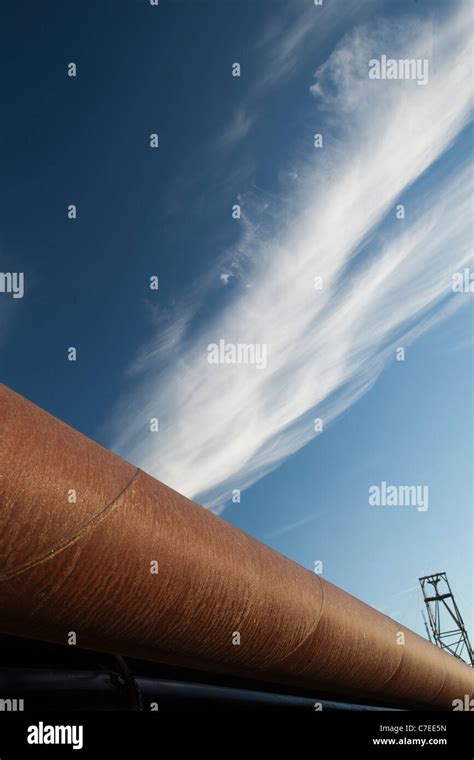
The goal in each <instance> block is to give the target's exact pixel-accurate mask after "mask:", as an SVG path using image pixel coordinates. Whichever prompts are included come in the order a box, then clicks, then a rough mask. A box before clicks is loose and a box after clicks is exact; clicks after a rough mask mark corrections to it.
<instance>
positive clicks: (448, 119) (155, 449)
mask: <svg viewBox="0 0 474 760" xmlns="http://www.w3.org/2000/svg"><path fill="white" fill-rule="evenodd" d="M407 29H408V30H409V31H408V32H407ZM469 45H470V40H469V29H468V26H467V25H466V24H465V20H464V19H463V17H462V14H457V13H456V14H454V13H453V14H452V16H451V19H450V20H449V22H446V23H444V24H443V26H442V27H441V28H439V29H434V28H433V27H432V25H431V23H430V22H429V21H426V22H422V23H420V22H415V21H412V22H410V23H409V25H408V26H407V24H406V23H403V24H398V23H395V24H388V23H383V24H380V23H378V24H376V25H373V26H365V27H363V28H359V29H356V30H355V32H353V33H352V34H351V35H350V36H348V37H347V38H345V39H344V41H343V42H342V43H341V44H340V45H339V47H338V48H337V49H336V50H335V51H333V53H332V54H331V55H330V56H329V58H328V60H327V61H326V62H325V63H324V64H323V65H322V66H320V67H319V69H318V71H317V72H316V79H315V83H314V84H315V87H313V93H314V94H315V96H316V100H315V104H317V105H319V109H318V111H317V114H316V117H315V119H316V121H318V120H319V122H320V124H321V128H319V129H318V131H322V132H325V143H324V148H323V150H319V151H318V150H313V151H312V152H311V154H309V153H308V155H307V156H306V157H304V158H302V159H301V161H300V165H299V167H298V172H297V176H298V178H297V181H294V182H292V183H291V189H290V190H289V191H288V194H287V195H286V197H285V198H284V201H283V202H282V203H280V204H279V206H278V213H274V214H273V215H271V208H270V209H269V210H268V215H269V221H268V224H264V223H259V224H256V225H252V224H250V223H248V225H247V226H246V229H245V238H244V239H245V248H246V252H247V258H248V261H247V267H246V277H245V280H244V281H243V282H237V283H236V284H233V285H232V287H230V284H229V287H228V288H226V289H225V294H226V298H225V299H224V302H223V303H222V302H221V303H220V305H219V306H218V307H217V308H216V309H215V310H213V311H212V313H210V314H209V315H208V316H207V317H206V319H205V320H203V321H202V322H200V323H199V324H197V325H196V324H195V325H191V324H187V325H185V326H184V329H183V326H182V325H181V326H180V328H179V330H178V332H177V333H176V336H175V338H176V339H175V340H174V342H173V347H174V354H173V356H172V357H171V358H170V357H169V355H167V356H166V362H165V363H164V364H163V362H162V361H161V354H160V352H159V351H158V352H156V351H153V350H151V351H150V349H149V348H146V349H145V350H144V352H143V353H142V355H141V357H139V360H138V361H139V367H140V372H141V377H140V378H139V379H138V380H137V381H136V382H135V384H134V386H133V388H132V390H131V391H130V392H129V393H128V394H126V396H125V398H124V399H122V400H121V403H120V405H119V411H118V415H117V416H118V417H119V418H120V430H118V429H116V430H115V431H113V433H112V434H111V439H112V444H113V447H114V448H115V449H116V450H118V451H119V452H120V453H122V454H124V455H126V456H127V457H128V458H130V459H132V460H133V461H134V462H135V463H137V464H138V465H140V466H141V467H143V468H144V469H145V470H147V471H149V472H151V473H152V474H153V475H155V476H156V477H158V478H159V479H161V480H163V481H164V482H166V483H168V484H169V485H171V486H173V487H174V488H176V489H177V490H180V491H181V492H183V493H185V494H186V495H188V496H192V497H196V498H199V499H201V500H204V502H205V503H206V504H207V505H208V506H213V507H214V508H219V506H220V505H222V504H223V503H224V501H225V500H226V499H227V498H228V496H229V494H230V492H231V490H232V489H234V488H239V489H243V488H245V487H247V486H249V485H250V484H251V483H253V482H255V481H256V480H257V479H259V478H260V477H262V476H263V475H264V474H266V473H268V472H270V471H271V470H272V469H273V468H274V467H276V466H277V465H278V463H279V462H281V461H282V460H284V459H285V458H287V457H288V456H290V455H291V454H292V453H294V452H295V451H297V450H298V449H299V448H301V446H303V445H304V444H305V443H307V442H308V441H309V440H311V439H312V438H313V437H314V435H315V432H314V427H313V419H314V418H315V417H321V418H322V419H323V421H324V424H325V425H327V424H328V423H330V422H331V421H332V420H334V419H335V418H336V417H337V416H339V415H340V414H341V412H343V411H344V410H346V409H348V408H349V407H350V406H351V405H352V404H353V403H354V402H355V401H356V400H357V399H358V398H360V396H361V395H362V394H364V393H365V392H367V390H368V389H369V388H370V387H371V386H372V384H373V383H374V382H375V381H376V379H377V377H378V376H379V374H380V372H381V371H382V370H383V368H384V367H385V366H386V364H387V363H388V362H389V361H390V360H392V359H393V357H394V351H395V346H397V345H403V346H405V347H407V346H408V345H409V344H410V342H412V341H413V340H415V339H416V338H417V337H418V336H419V335H420V334H422V333H423V332H424V331H426V330H427V329H429V327H431V326H432V325H433V324H434V323H436V321H438V320H440V319H443V318H444V317H446V316H447V315H448V314H450V313H452V311H454V310H456V309H457V308H459V307H460V306H461V305H462V304H463V303H465V299H463V298H462V296H461V297H459V296H458V295H454V294H452V292H451V289H450V286H451V277H452V273H453V272H455V271H457V270H459V269H460V268H461V267H463V266H465V265H466V264H467V262H468V261H469V259H470V243H471V228H470V222H469V219H470V214H469V211H470V193H471V192H472V187H471V182H472V177H471V173H470V172H469V171H466V170H462V169H460V168H456V167H454V168H453V167H452V166H450V168H449V172H445V173H444V174H439V172H438V173H437V174H436V177H434V178H433V182H432V183H431V184H430V187H429V190H427V189H426V188H425V189H424V190H423V191H420V192H419V193H417V194H415V197H414V198H412V200H411V202H410V207H409V209H408V210H407V218H406V219H405V220H403V221H402V220H400V221H396V222H390V221H388V222H387V219H386V216H387V214H388V212H389V211H391V213H392V216H391V217H390V218H391V219H393V217H394V205H395V204H396V203H397V202H401V201H400V198H401V197H402V195H403V194H404V193H407V192H408V191H409V189H410V188H411V187H412V186H413V184H414V183H415V182H416V181H417V180H418V179H419V178H420V177H421V176H422V175H423V174H424V172H426V170H427V169H429V168H430V167H431V166H433V164H434V163H435V162H436V161H438V159H440V157H441V156H442V155H443V153H445V151H447V149H448V148H449V147H450V146H451V145H452V144H453V141H454V140H455V139H456V137H457V136H458V135H459V134H460V133H461V131H462V130H463V128H464V127H465V125H466V124H467V122H468V120H469V116H470V78H471V73H472V72H471V68H470V50H469ZM378 52H379V53H382V52H387V53H388V54H390V55H396V56H399V57H415V58H417V57H426V56H429V57H430V64H431V68H430V81H429V84H428V85H427V86H425V87H419V86H417V84H416V82H413V81H385V82H381V81H372V80H369V79H368V77H367V64H368V60H369V59H370V58H372V57H373V56H374V55H376V54H377V53H378ZM412 195H413V194H412ZM216 277H217V275H216ZM315 277H321V278H322V282H323V288H322V290H315V288H314V278H315ZM221 292H222V287H221ZM191 321H192V320H191ZM191 327H192V329H191ZM221 338H223V339H225V340H226V341H229V342H235V343H239V342H241V343H265V344H266V345H267V346H268V365H267V368H266V369H265V370H264V371H259V370H257V369H256V368H255V367H254V366H241V365H232V364H228V365H212V364H209V363H208V362H207V346H208V344H210V343H215V342H217V341H219V339H221ZM143 356H145V357H147V360H146V361H145V362H143ZM140 362H141V363H140ZM152 417H159V419H160V432H159V434H152V433H149V432H148V428H147V421H148V420H149V419H150V418H152Z"/></svg>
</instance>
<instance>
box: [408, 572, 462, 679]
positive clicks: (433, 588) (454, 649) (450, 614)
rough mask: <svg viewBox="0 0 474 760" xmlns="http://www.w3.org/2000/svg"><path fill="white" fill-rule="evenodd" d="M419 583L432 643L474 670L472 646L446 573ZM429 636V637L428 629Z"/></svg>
mask: <svg viewBox="0 0 474 760" xmlns="http://www.w3.org/2000/svg"><path fill="white" fill-rule="evenodd" d="M418 580H419V581H420V585H421V590H422V592H423V598H424V601H425V605H426V609H427V612H428V621H429V625H430V628H431V635H432V639H433V642H434V643H435V644H436V645H437V646H438V647H440V649H445V650H446V651H447V652H450V653H451V654H453V655H454V656H455V657H457V658H458V659H459V660H463V661H464V662H467V663H468V664H469V665H472V666H474V653H473V650H472V646H471V643H470V641H469V637H468V635H467V631H466V627H465V625H464V621H463V619H462V616H461V613H460V611H459V608H458V606H457V604H456V600H455V598H454V594H453V592H452V590H451V586H450V585H449V581H448V577H447V575H446V573H433V575H425V576H423V577H422V578H419V579H418ZM425 625H426V621H425ZM427 633H428V634H429V631H428V628H427ZM428 637H429V638H430V639H431V637H430V636H428Z"/></svg>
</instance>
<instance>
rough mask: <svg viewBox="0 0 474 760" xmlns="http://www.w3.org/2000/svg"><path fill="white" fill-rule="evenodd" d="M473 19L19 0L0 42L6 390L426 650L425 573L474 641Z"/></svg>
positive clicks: (331, 7)
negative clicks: (373, 63)
mask: <svg viewBox="0 0 474 760" xmlns="http://www.w3.org/2000/svg"><path fill="white" fill-rule="evenodd" d="M97 5H100V7H97ZM468 8H469V6H468V4H466V3H464V2H458V1H457V0H456V1H454V2H449V3H446V2H438V1H436V0H430V1H429V2H428V0H419V1H418V2H393V1H392V2H384V1H383V0H359V1H358V2H351V3H343V2H338V1H336V0H332V2H331V1H330V0H327V2H325V3H324V4H323V7H316V6H314V4H313V3H312V2H310V0H294V1H293V2H291V3H288V2H274V1H273V0H272V2H269V0H248V1H247V2H246V1H245V0H235V1H234V0H226V1H225V2H224V1H222V0H221V1H219V2H218V1H217V0H202V1H201V0H181V1H179V0H168V1H166V0H160V3H159V6H158V7H151V6H150V5H149V3H148V2H147V1H146V0H120V1H117V0H114V2H112V0H110V2H108V1H107V0H104V2H102V3H100V4H96V3H94V2H92V0H91V1H90V2H84V1H83V0H82V1H81V2H79V1H78V0H77V1H72V0H68V2H64V3H52V4H50V6H49V8H46V9H45V8H44V7H43V8H40V6H39V5H38V4H37V3H35V2H33V1H32V0H31V1H30V0H27V2H24V3H22V4H21V7H18V8H15V7H13V6H11V7H9V9H8V11H4V13H3V15H4V17H5V18H4V23H3V25H2V26H3V37H4V39H3V40H2V45H1V47H0V57H1V66H2V71H3V72H6V76H5V77H3V82H2V91H1V102H2V105H3V111H4V115H5V116H4V118H3V119H2V123H1V127H0V129H1V142H0V150H1V164H2V173H3V177H4V181H3V183H2V197H1V203H0V256H1V265H0V270H1V271H2V272H24V273H25V296H24V298H22V299H13V298H12V297H11V295H10V294H8V293H1V294H0V370H1V379H2V381H3V382H5V383H6V384H7V385H9V386H11V387H12V388H14V389H15V390H17V391H18V392H20V393H22V394H24V395H25V396H27V397H28V398H30V399H32V400H33V401H34V402H35V403H37V404H39V405H40V406H42V407H44V408H46V409H47V410H48V411H50V412H52V413H53V414H55V415H57V416H58V417H60V418H61V419H63V420H65V421H66V422H68V423H69V424H71V425H73V426H74V427H76V428H78V429H79V430H81V431H82V432H84V433H85V434H87V435H89V436H91V437H92V438H94V439H95V440H97V441H99V442H100V443H102V444H104V445H106V446H108V447H110V448H112V449H113V450H115V451H117V453H119V454H120V455H122V456H124V457H126V458H128V459H130V460H131V461H133V462H134V463H135V464H137V465H139V466H141V467H143V468H144V469H145V470H147V471H149V472H151V473H152V474H153V475H155V476H156V477H158V478H160V479H162V480H163V481H164V482H167V483H169V484H170V485H171V486H173V487H174V488H176V489H178V490H180V491H182V492H183V493H186V495H188V496H190V497H193V498H196V499H197V500H198V501H200V502H201V503H202V504H204V505H205V506H207V507H209V508H212V509H213V510H215V511H216V512H219V513H220V514H221V515H222V517H224V519H227V520H229V521H230V522H232V523H233V524H235V525H237V526H238V527H239V528H241V529H243V530H245V531H247V532H249V533H251V534H252V535H254V536H256V537H257V538H259V539H261V540H263V541H265V542H266V543H268V544H270V545H271V546H273V547H274V548H275V549H277V550H278V551H281V552H283V553H284V554H286V555H288V556H290V557H291V558H293V559H294V560H296V561H297V562H300V563H301V564H303V565H304V566H306V567H308V568H310V569H312V568H313V567H314V562H315V561H318V560H320V561H322V562H323V576H324V577H325V578H327V579H328V580H330V581H332V582H334V583H336V584H338V585H340V586H341V587H342V588H344V589H346V590H348V591H350V592H351V593H353V594H354V595H356V596H358V597H360V598H361V599H363V600H364V601H366V602H368V603H369V604H372V605H373V606H375V607H377V608H378V609H382V610H383V611H384V612H386V613H387V614H390V615H392V616H393V617H395V618H396V619H398V620H400V621H401V622H402V623H404V624H405V625H407V626H409V627H411V628H413V629H414V630H417V631H418V632H419V633H422V634H423V633H424V629H423V623H422V618H421V614H420V609H421V607H422V600H421V592H420V591H419V588H418V581H417V579H418V576H419V575H422V574H427V573H429V572H435V571H444V570H446V571H447V572H448V577H449V578H450V580H451V583H452V586H453V588H454V590H455V592H456V594H457V596H458V601H459V604H460V607H461V611H462V612H463V614H464V617H465V621H466V623H467V624H468V626H470V629H471V632H472V626H473V619H472V617H470V615H471V616H472V610H473V608H474V605H473V604H472V602H473V586H472V576H473V572H472V570H473V559H472V558H473V525H472V454H473V450H472V449H473V446H472V416H473V415H472V390H473V383H472V293H453V292H452V276H453V274H454V273H456V272H458V271H464V269H465V268H466V267H469V266H470V267H471V270H472V268H473V265H472V258H471V256H472V253H471V247H472V246H471V243H472V230H471V227H470V223H469V215H468V211H469V203H470V193H471V191H472V188H471V182H472V175H471V172H470V171H469V167H468V163H469V159H470V158H471V157H472V133H471V131H470V125H469V119H470V107H471V105H470V102H469V101H470V85H469V75H470V71H469V53H468V45H469V19H470V13H471V12H470V11H469V10H468ZM381 55H387V56H388V57H390V56H392V57H393V58H395V59H399V58H404V59H405V58H410V59H411V58H413V59H420V60H428V62H429V81H428V82H427V84H426V85H419V84H418V83H417V81H414V80H395V81H393V80H392V81H388V80H386V81H382V80H379V81H373V80H370V79H369V77H368V74H367V71H368V61H369V60H370V59H373V58H379V57H380V56H381ZM69 62H75V63H76V64H77V76H76V77H74V78H73V77H68V76H67V64H68V63H69ZM235 62H238V63H240V65H241V76H240V77H233V76H232V64H233V63H235ZM151 133H157V134H159V148H157V149H153V148H151V147H150V145H149V136H150V134H151ZM315 134H321V135H322V136H323V146H322V147H321V148H316V147H315V146H314V135H315ZM71 203H73V204H76V206H77V219H75V220H70V219H68V218H67V207H68V205H69V204H71ZM235 204H239V205H240V208H241V218H240V219H233V218H232V207H233V206H234V205H235ZM399 204H403V205H404V206H405V218H404V219H398V218H397V216H396V208H397V206H398V205H399ZM153 275H157V276H158V277H159V283H160V285H159V289H158V291H152V290H150V287H149V282H150V277H151V276H153ZM317 276H321V277H322V282H323V287H322V289H321V290H315V287H314V281H315V277H317ZM220 339H224V340H226V341H228V342H233V343H235V344H237V343H246V344H250V343H254V344H259V345H263V344H265V346H267V348H268V362H267V366H266V367H265V368H264V369H261V370H259V369H257V368H256V367H255V366H254V365H253V366H252V365H248V366H242V365H232V364H231V365H212V364H209V363H208V361H207V346H208V345H209V344H210V343H213V342H217V341H219V340H220ZM70 346H74V347H76V348H77V361H75V362H70V361H68V358H67V349H68V347H70ZM400 347H403V348H404V349H405V359H404V361H397V360H396V351H397V348H400ZM153 417H157V418H158V419H159V422H160V425H159V427H160V429H159V432H158V433H153V432H151V431H150V427H149V420H150V419H151V418H153ZM316 418H321V419H322V420H323V431H322V432H321V433H319V434H318V435H315V433H314V420H315V419H316ZM382 481H386V482H387V483H390V484H396V485H398V484H400V485H416V484H419V485H426V486H428V487H429V508H428V509H427V510H426V511H424V512H423V511H418V510H417V509H416V507H413V506H410V507H392V508H390V507H370V506H369V504H368V489H369V487H370V486H371V485H373V484H380V483H381V482H382ZM235 489H239V490H240V492H241V494H240V502H239V503H233V502H232V493H233V491H234V490H235Z"/></svg>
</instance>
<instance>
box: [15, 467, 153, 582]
mask: <svg viewBox="0 0 474 760" xmlns="http://www.w3.org/2000/svg"><path fill="white" fill-rule="evenodd" d="M140 472H141V470H140V468H139V467H137V469H136V470H135V472H134V474H133V475H132V477H131V478H130V480H129V482H128V483H127V485H126V486H125V487H124V488H122V490H121V491H120V493H119V494H117V496H115V497H114V498H113V499H112V501H111V502H110V504H107V506H106V507H104V508H103V509H102V510H101V511H100V512H98V513H96V514H95V515H94V516H93V517H91V519H90V520H89V521H88V522H87V523H86V524H85V525H82V526H81V528H80V530H78V531H76V533H74V534H73V535H71V536H67V537H66V538H65V539H64V541H61V543H59V544H57V545H56V546H54V547H53V548H52V549H48V550H47V551H45V552H43V553H42V554H41V555H40V556H39V557H35V559H34V560H32V561H31V562H27V563H25V564H23V565H21V567H14V568H12V570H9V571H8V572H6V573H0V581H6V580H9V579H11V578H14V577H15V575H20V573H23V572H25V571H26V570H31V569H32V568H33V567H36V566H37V565H40V564H41V563H42V562H47V561H48V560H49V559H52V558H53V557H55V556H56V555H57V554H59V553H60V552H62V551H64V550H65V549H67V548H68V547H69V546H71V545H72V544H74V543H76V541H79V539H80V538H82V536H83V535H84V533H87V531H89V530H93V529H94V528H96V527H97V525H98V524H99V523H100V522H102V520H103V519H105V517H107V515H108V514H109V513H110V512H112V511H113V510H114V509H116V508H117V507H118V506H119V502H121V501H122V499H123V497H124V495H125V493H126V491H128V489H129V488H130V486H131V485H132V483H133V482H134V480H135V478H136V477H137V475H138V474H139V473H140Z"/></svg>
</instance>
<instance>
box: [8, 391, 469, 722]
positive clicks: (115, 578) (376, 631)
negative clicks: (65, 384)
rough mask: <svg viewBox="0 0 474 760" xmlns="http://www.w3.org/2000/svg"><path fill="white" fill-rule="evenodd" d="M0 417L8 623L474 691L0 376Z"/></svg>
mask: <svg viewBox="0 0 474 760" xmlns="http://www.w3.org/2000/svg"><path fill="white" fill-rule="evenodd" d="M0 430H1V443H0V610H1V612H0V631H1V632H2V633H5V634H11V635H16V636H22V637H28V638H32V639H39V640H44V641H50V642H56V643H60V644H66V643H68V641H69V642H70V641H71V640H73V639H71V634H72V633H74V634H75V636H76V643H77V645H78V646H80V647H83V648H85V649H94V650H97V651H107V652H116V653H120V654H122V655H126V656H131V657H136V658H140V659H148V660H153V661H158V662H163V663H168V664H174V665H179V666H182V667H188V668H195V669H201V670H205V671H211V672H212V671H214V672H221V673H228V674H230V675H234V676H239V677H245V678H251V679H258V680H261V681H265V682H278V683H280V684H284V685H287V686H297V687H303V688H308V689H314V690H315V692H319V693H322V692H324V693H329V694H333V695H339V696H340V697H342V698H344V699H346V700H347V699H353V700H356V699H358V698H360V699H364V700H371V699H372V700H374V702H384V703H387V704H393V705H398V706H406V707H419V708H423V707H434V708H445V709H450V708H452V701H453V700H454V699H463V698H464V696H465V695H466V694H468V695H470V696H472V694H473V671H472V669H471V668H469V667H468V666H467V665H465V664H463V663H462V662H460V661H459V660H457V659H455V658H454V657H452V656H450V655H449V654H446V653H445V652H442V651H440V650H439V649H438V648H436V647H435V646H433V645H432V644H430V643H429V642H428V641H426V640H425V639H423V638H421V637H420V636H418V635H416V634H415V633H413V632H412V631H410V630H408V629H407V628H404V626H402V625H400V624H399V623H396V622H395V621H393V620H391V619H390V618H388V617H386V616H385V615H382V614H381V613H379V612H377V611H376V610H374V609H372V608H371V607H369V606H367V605H366V604H364V603H363V602H361V601H359V600H358V599H355V598H354V597H353V596H351V595H350V594H347V593H345V592H344V591H342V590H340V589H339V588H337V587H336V586H333V585H332V584H331V583H328V582H327V581H324V580H323V579H321V578H320V577H319V576H318V575H316V574H314V573H311V572H310V571H308V570H305V569H304V568H302V567H301V566H299V565H297V564H296V563H294V562H292V561H291V560H289V559H287V558H286V557H284V556H282V555H280V554H278V553H277V552H275V551H273V550H272V549H270V548H269V547H267V546H265V545H264V544H261V543H260V542H258V541H256V540H255V539H253V538H252V537H251V536H248V535H247V534H245V533H243V532H242V531H240V530H237V529H236V528H234V527H233V526H231V525H229V524H228V523H227V522H225V521H224V520H222V519H220V518H218V517H216V516H215V515H213V514H211V513H210V512H208V511H206V510H205V509H203V508H202V507H200V506H198V505H197V504H194V503H193V502H191V501H189V500H188V499H186V498H185V497H183V496H181V495H180V494H179V493H176V491H173V490H172V489H171V488H168V487H167V486H165V485H163V484H162V483H160V482H158V481H157V480H154V479H153V478H152V477H150V476H149V475H147V474H146V473H144V472H142V471H140V470H138V469H137V468H136V467H134V466H132V465H131V464H128V463H127V462H125V461H123V460H121V459H120V458H119V457H117V456H115V455H114V454H112V453H111V452H109V451H107V450H105V449H104V448H102V447H101V446H98V445H97V444H96V443H94V442H93V441H91V440H89V439H88V438H86V437H85V436H83V435H81V434H80V433H78V432H77V431H75V430H73V429H72V428H70V427H69V426H67V425H65V424H64V423H62V422H60V421H59V420H57V419H55V418H54V417H52V416H51V415H49V414H47V413H46V412H44V411H42V410H41V409H39V408H38V407H37V406H35V405H34V404H32V403H30V402H29V401H27V400H26V399H24V398H22V397H21V396H19V395H18V394H16V393H14V392H13V391H12V390H10V389H8V388H6V387H5V386H1V385H0ZM154 563H157V564H154ZM156 569H158V571H157V572H156ZM400 633H403V634H404V644H400V643H399V642H400V641H401V639H402V638H403V637H400ZM237 634H238V635H237ZM239 640H240V643H238V641H239Z"/></svg>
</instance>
